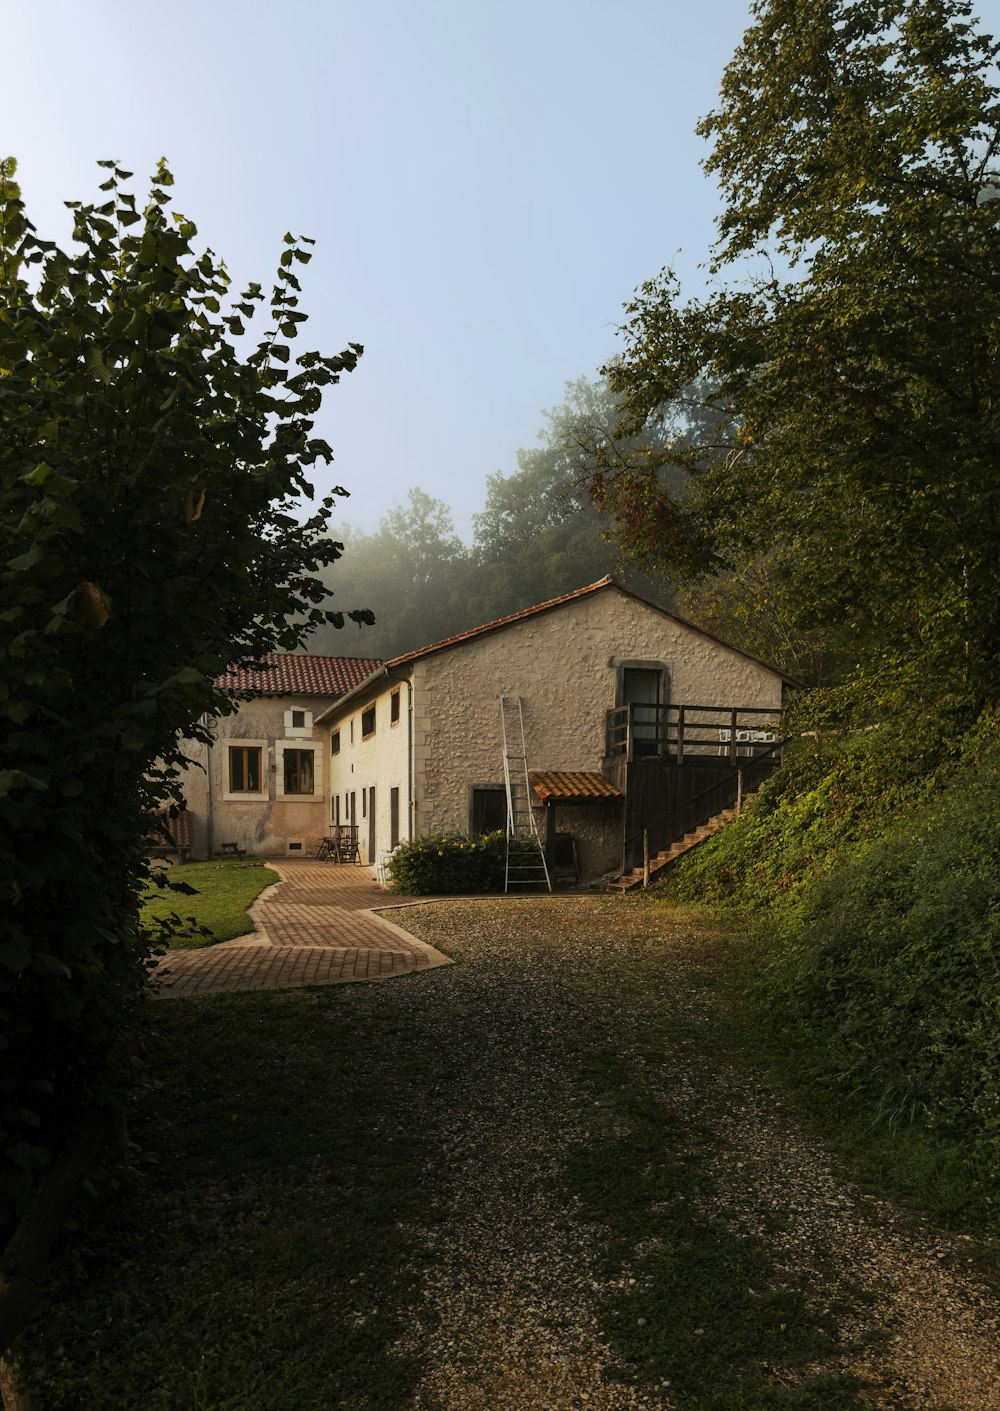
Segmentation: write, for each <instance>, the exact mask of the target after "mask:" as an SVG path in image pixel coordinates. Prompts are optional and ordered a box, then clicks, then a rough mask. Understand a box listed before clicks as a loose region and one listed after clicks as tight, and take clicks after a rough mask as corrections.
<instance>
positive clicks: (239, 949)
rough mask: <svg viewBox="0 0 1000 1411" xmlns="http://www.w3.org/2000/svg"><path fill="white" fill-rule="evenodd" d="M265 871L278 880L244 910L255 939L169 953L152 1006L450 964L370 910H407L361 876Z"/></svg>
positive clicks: (312, 865)
mask: <svg viewBox="0 0 1000 1411" xmlns="http://www.w3.org/2000/svg"><path fill="white" fill-rule="evenodd" d="M268 866H269V867H273V868H274V870H275V871H276V872H277V873H279V874H280V876H281V879H282V880H281V881H280V882H279V883H278V884H277V886H274V887H270V888H269V889H268V890H267V891H266V892H262V893H261V895H260V896H259V897H258V898H257V900H256V901H255V902H254V904H253V906H252V907H251V908H250V915H251V917H252V918H253V922H254V925H255V926H256V928H257V929H256V931H255V932H254V933H253V934H252V935H250V936H241V937H240V938H239V939H238V940H235V941H224V942H223V943H222V944H221V945H216V946H206V947H205V948H204V949H202V950H179V951H171V953H170V954H169V955H167V956H164V958H163V960H161V961H160V963H159V964H158V965H157V967H156V970H155V971H154V974H153V978H152V981H151V985H152V992H153V994H154V995H155V996H156V997H157V998H158V999H165V998H166V999H170V998H175V997H179V996H186V995H204V994H218V993H221V992H223V991H235V990H271V989H281V988H285V989H289V988H292V987H293V986H298V985H343V984H347V983H349V982H350V981H352V980H387V979H389V978H390V977H391V976H393V975H406V974H409V973H411V972H412V971H414V970H431V969H433V968H434V967H435V966H438V965H449V964H450V963H451V962H450V961H449V960H448V957H447V956H444V955H442V954H441V952H440V951H437V950H435V949H434V948H433V946H428V945H425V944H424V942H423V941H418V940H417V939H416V937H415V936H411V935H410V934H409V933H408V932H406V931H404V930H403V928H402V927H401V926H397V925H395V924H394V923H393V922H391V921H387V920H385V919H384V918H383V917H381V916H379V915H377V914H376V913H375V912H374V911H373V910H372V909H371V908H373V907H379V906H382V907H386V906H392V907H398V906H400V905H404V906H405V905H406V903H405V902H401V900H400V899H399V898H396V897H390V896H389V895H388V894H387V893H386V892H384V891H383V890H382V888H381V887H379V886H378V884H377V883H376V882H375V881H374V879H373V878H372V875H371V873H370V872H369V870H368V868H366V867H356V866H346V867H345V866H340V865H338V864H336V863H332V862H306V861H302V862H300V861H298V860H293V861H290V862H289V861H282V862H278V863H275V862H271V861H269V862H268Z"/></svg>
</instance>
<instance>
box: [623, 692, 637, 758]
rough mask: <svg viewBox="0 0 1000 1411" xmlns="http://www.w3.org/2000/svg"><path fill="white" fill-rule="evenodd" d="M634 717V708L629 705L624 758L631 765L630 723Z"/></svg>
mask: <svg viewBox="0 0 1000 1411" xmlns="http://www.w3.org/2000/svg"><path fill="white" fill-rule="evenodd" d="M634 715H635V706H634V705H631V704H630V705H629V708H628V728H627V731H626V734H625V743H626V748H625V758H626V759H627V760H628V761H629V763H630V764H631V762H632V750H633V748H634V745H633V730H632V721H633V718H634Z"/></svg>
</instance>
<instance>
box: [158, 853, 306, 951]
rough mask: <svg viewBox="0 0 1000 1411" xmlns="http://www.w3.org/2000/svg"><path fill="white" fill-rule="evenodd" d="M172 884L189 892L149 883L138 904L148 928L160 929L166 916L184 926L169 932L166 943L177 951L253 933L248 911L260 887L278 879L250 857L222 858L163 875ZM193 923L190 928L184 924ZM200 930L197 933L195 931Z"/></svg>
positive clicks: (273, 873)
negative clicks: (159, 926)
mask: <svg viewBox="0 0 1000 1411" xmlns="http://www.w3.org/2000/svg"><path fill="white" fill-rule="evenodd" d="M163 875H165V876H166V878H167V879H168V880H169V881H170V882H172V883H183V885H184V886H185V887H191V888H193V889H194V890H193V892H191V893H188V892H175V891H170V890H168V889H167V888H166V887H164V888H160V887H157V886H156V885H155V884H154V883H150V885H149V887H148V888H147V891H146V900H145V903H144V905H143V921H144V923H145V924H146V925H147V926H153V925H157V924H162V923H163V922H164V921H166V919H167V918H168V917H170V915H171V913H173V914H174V915H176V916H177V917H179V918H180V920H181V922H182V923H185V929H181V930H174V929H173V928H171V929H172V934H171V937H170V944H171V946H172V947H173V948H175V949H178V950H192V949H194V948H196V947H198V946H212V945H215V944H216V942H217V941H231V940H233V939H234V938H235V937H236V936H246V935H248V934H249V933H250V932H251V931H252V930H253V922H252V921H251V920H250V918H249V916H247V907H248V906H250V905H251V904H252V903H253V901H254V899H255V898H256V897H258V896H259V895H260V893H261V892H262V891H263V890H264V888H265V887H270V886H271V885H272V884H273V883H275V882H277V881H278V880H279V878H278V874H277V872H274V871H272V870H271V868H270V867H266V866H265V865H264V863H263V862H261V861H260V860H259V859H258V858H254V857H241V858H225V859H222V860H220V861H218V862H189V863H186V864H184V865H183V866H181V867H171V868H169V869H167V870H166V872H165V873H164V874H163ZM189 922H190V923H193V924H192V925H191V926H190V927H188V926H187V923H189ZM195 928H201V929H195Z"/></svg>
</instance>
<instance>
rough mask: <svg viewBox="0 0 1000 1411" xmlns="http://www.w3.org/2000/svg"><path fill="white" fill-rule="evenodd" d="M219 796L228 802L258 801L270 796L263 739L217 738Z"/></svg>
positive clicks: (265, 743) (265, 746) (265, 742)
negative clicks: (220, 748)
mask: <svg viewBox="0 0 1000 1411" xmlns="http://www.w3.org/2000/svg"><path fill="white" fill-rule="evenodd" d="M219 743H220V744H222V745H223V748H224V750H225V754H224V756H223V760H222V770H223V775H222V797H223V798H224V799H225V800H226V801H227V802H231V803H259V802H261V801H262V800H265V799H267V798H269V797H270V787H269V786H270V766H269V759H268V751H267V741H266V740H225V741H224V742H223V741H220V742H219Z"/></svg>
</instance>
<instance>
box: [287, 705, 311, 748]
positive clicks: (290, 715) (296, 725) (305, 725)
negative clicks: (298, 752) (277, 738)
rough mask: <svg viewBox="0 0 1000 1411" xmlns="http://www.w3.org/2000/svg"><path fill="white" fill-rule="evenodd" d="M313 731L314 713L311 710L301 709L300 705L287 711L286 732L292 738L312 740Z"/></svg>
mask: <svg viewBox="0 0 1000 1411" xmlns="http://www.w3.org/2000/svg"><path fill="white" fill-rule="evenodd" d="M312 732H313V713H312V711H311V710H300V709H299V708H298V707H295V708H293V709H292V710H286V711H285V734H286V736H288V738H289V739H292V740H296V739H297V740H311V739H312Z"/></svg>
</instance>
